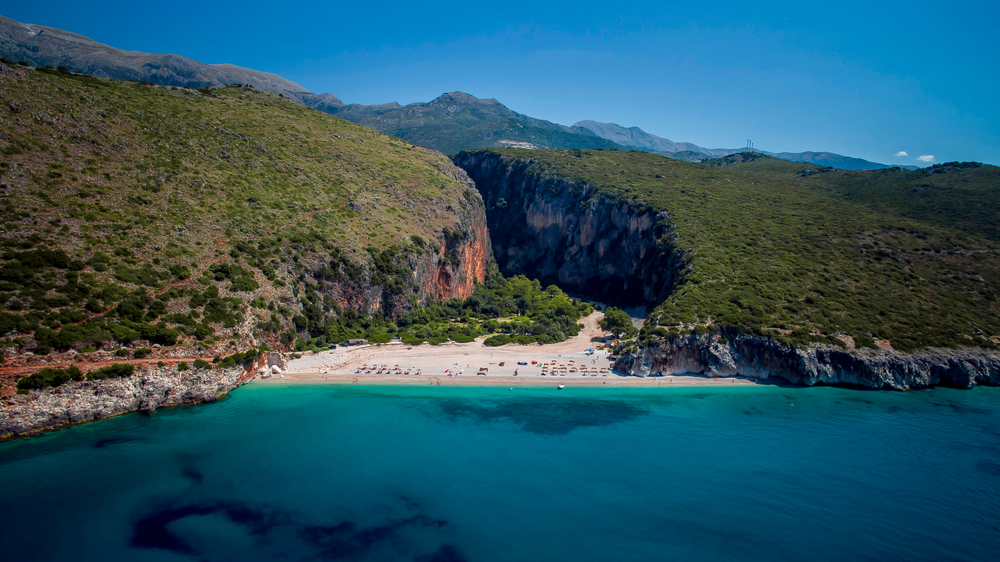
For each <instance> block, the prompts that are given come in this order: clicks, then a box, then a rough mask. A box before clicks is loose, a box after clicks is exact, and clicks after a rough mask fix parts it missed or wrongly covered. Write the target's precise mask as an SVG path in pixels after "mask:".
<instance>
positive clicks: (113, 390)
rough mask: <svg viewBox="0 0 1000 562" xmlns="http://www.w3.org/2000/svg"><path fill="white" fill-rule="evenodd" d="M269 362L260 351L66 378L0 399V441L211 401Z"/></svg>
mask: <svg viewBox="0 0 1000 562" xmlns="http://www.w3.org/2000/svg"><path fill="white" fill-rule="evenodd" d="M266 366H268V357H267V356H261V357H260V358H259V359H257V360H256V361H254V363H253V364H251V365H250V366H248V367H242V366H236V367H230V368H227V369H220V368H216V369H211V370H205V369H191V370H188V371H180V372H179V371H177V370H176V368H175V367H172V366H167V367H157V366H155V365H150V366H148V367H145V368H143V369H142V370H140V371H137V372H136V373H135V374H133V375H132V376H131V377H126V378H120V379H105V380H98V381H83V382H76V383H68V384H64V385H62V386H59V387H56V388H47V389H45V390H41V391H33V392H32V393H31V394H29V395H16V396H13V397H10V398H7V399H5V400H4V402H3V403H2V404H0V440H2V439H8V438H11V437H17V436H23V435H30V434H33V433H39V432H42V431H47V430H50V429H57V428H60V427H66V426H70V425H76V424H79V423H85V422H89V421H94V420H99V419H104V418H109V417H112V416H117V415H119V414H124V413H128V412H137V411H147V412H151V411H153V410H155V409H156V408H159V407H161V406H179V405H181V404H198V403H202V402H214V401H216V400H218V399H219V398H220V397H221V396H223V395H224V394H226V393H227V392H229V391H231V390H233V389H234V388H237V387H239V386H242V385H244V384H246V383H247V382H249V381H250V380H252V379H253V377H254V376H255V375H256V374H257V371H258V369H261V368H264V367H266Z"/></svg>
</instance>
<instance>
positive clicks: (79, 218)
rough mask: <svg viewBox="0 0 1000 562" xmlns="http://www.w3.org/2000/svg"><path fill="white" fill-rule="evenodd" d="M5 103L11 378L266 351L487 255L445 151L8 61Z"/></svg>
mask: <svg viewBox="0 0 1000 562" xmlns="http://www.w3.org/2000/svg"><path fill="white" fill-rule="evenodd" d="M0 104H2V105H0V108H2V113H0V124H2V126H0V207H2V225H3V228H2V233H0V245H2V248H3V249H2V256H0V257H2V264H0V305H2V306H3V307H4V308H5V309H6V310H5V311H2V312H0V332H2V333H0V336H2V337H3V339H2V340H0V348H2V349H3V353H4V355H5V356H6V357H7V362H6V365H5V366H3V367H0V372H7V373H11V372H13V371H11V369H13V368H15V367H18V368H19V367H21V366H24V365H26V364H36V365H37V364H44V363H67V362H71V361H80V360H81V359H84V361H86V360H85V358H86V357H88V356H90V355H94V356H95V358H96V357H97V356H100V357H101V358H102V360H107V359H108V357H107V356H113V357H118V358H122V359H125V360H129V359H131V358H132V357H133V355H134V351H135V350H137V349H145V348H151V349H152V350H153V357H156V356H163V357H173V358H178V357H187V358H193V357H207V358H211V357H213V356H215V355H222V356H225V355H227V354H230V353H233V352H236V351H242V350H245V349H248V348H249V347H251V346H254V345H258V344H260V343H262V342H266V343H267V344H268V345H270V346H271V347H272V348H274V347H278V346H280V345H287V344H288V343H289V342H290V341H291V340H293V339H294V338H295V337H297V336H307V335H308V334H307V332H306V331H305V328H304V327H303V326H304V324H305V323H306V317H308V324H309V326H310V329H311V330H312V332H313V335H315V332H316V331H317V330H318V331H323V329H322V328H323V326H324V325H325V324H329V323H336V321H337V319H338V318H339V317H340V316H341V315H342V314H345V313H347V312H349V311H350V312H356V313H359V314H361V315H362V316H365V315H369V314H377V315H384V316H386V317H389V318H395V317H398V316H400V315H402V314H404V313H406V312H408V311H410V310H412V309H413V307H414V306H416V305H419V304H421V303H426V302H427V301H428V300H430V299H449V298H464V297H467V296H468V295H470V294H471V293H472V289H473V285H474V283H475V282H476V281H477V280H478V281H481V280H482V279H483V278H484V275H485V272H486V268H487V264H488V263H489V261H490V245H489V242H488V232H487V228H486V217H485V214H484V209H483V203H482V199H481V198H480V196H479V194H478V192H476V191H475V189H474V188H473V187H472V184H471V182H470V181H469V179H468V177H467V176H466V174H465V173H464V172H463V171H461V170H460V169H458V168H456V167H455V166H454V165H453V164H452V163H451V162H450V161H449V160H448V159H447V158H446V157H444V156H443V155H441V154H439V153H435V152H432V151H428V150H426V149H423V148H418V147H414V146H412V145H410V144H408V143H406V142H404V141H401V140H399V139H395V138H392V137H388V136H386V135H383V134H381V133H378V132H375V131H372V130H371V129H367V128H365V127H361V126H358V125H354V124H352V123H349V122H347V121H343V120H341V119H337V118H335V117H332V116H329V115H325V114H323V113H320V112H317V111H313V110H310V109H307V108H305V107H303V106H302V105H299V104H296V103H292V102H290V101H288V100H287V99H283V98H280V97H278V96H276V95H273V94H267V93H263V92H259V91H257V90H255V89H251V88H224V89H219V90H194V89H188V88H173V87H164V86H155V85H150V84H142V83H135V82H119V81H114V80H106V79H98V78H93V77H86V76H78V75H70V74H68V73H62V72H57V71H48V70H44V69H40V70H26V69H24V68H22V67H19V66H17V65H10V64H0ZM300 320H301V321H300ZM296 332H297V333H296ZM331 337H333V336H331ZM330 343H333V341H332V340H331V341H330ZM74 352H79V353H74ZM4 369H6V371H3V370H4ZM13 380H14V379H13V375H11V374H8V375H4V384H3V388H4V392H5V393H9V392H11V391H12V387H11V384H12V383H13Z"/></svg>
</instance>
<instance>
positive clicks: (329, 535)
mask: <svg viewBox="0 0 1000 562" xmlns="http://www.w3.org/2000/svg"><path fill="white" fill-rule="evenodd" d="M445 525H447V522H446V521H443V520H441V519H431V518H429V517H427V516H424V515H417V516H414V517H410V518H407V519H400V520H396V521H390V522H389V523H386V524H384V525H376V526H373V527H367V528H363V529H359V528H358V525H357V523H356V522H354V521H344V522H342V523H339V524H337V525H332V526H322V525H318V526H306V527H304V528H303V529H302V531H301V533H300V536H301V537H302V538H303V539H304V540H305V541H306V542H308V543H310V544H312V545H313V546H315V547H316V548H317V549H319V556H320V557H321V558H323V559H325V560H343V559H345V558H353V557H357V556H359V555H363V554H364V553H366V552H368V551H370V550H372V549H374V548H376V547H377V546H379V545H382V544H396V543H397V542H398V541H397V539H398V537H399V535H400V533H401V532H402V531H404V530H406V529H407V528H418V529H419V528H437V527H444V526H445ZM438 551H440V549H438ZM434 555H436V553H435V554H432V555H431V556H434ZM428 560H430V558H428ZM459 560H461V558H459Z"/></svg>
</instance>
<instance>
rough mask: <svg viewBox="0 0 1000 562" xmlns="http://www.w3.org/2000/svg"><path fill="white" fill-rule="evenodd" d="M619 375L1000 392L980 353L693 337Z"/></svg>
mask: <svg viewBox="0 0 1000 562" xmlns="http://www.w3.org/2000/svg"><path fill="white" fill-rule="evenodd" d="M615 369H616V370H618V371H619V372H622V373H627V374H630V375H633V376H639V377H646V376H650V375H653V374H655V373H662V374H663V375H683V374H700V375H704V376H709V377H731V376H737V375H738V376H743V377H746V378H751V379H759V380H764V381H767V380H772V381H773V380H774V379H778V380H780V381H783V382H788V383H792V384H799V385H805V386H813V385H817V384H828V385H850V386H855V387H861V388H871V389H890V390H909V389H915V388H926V387H931V386H952V387H958V388H972V387H974V386H976V385H990V386H997V385H1000V354H998V353H995V352H989V351H984V350H980V349H971V348H960V349H928V350H924V351H918V352H915V353H899V352H896V351H892V350H882V349H880V350H871V349H841V348H835V347H814V348H805V349H796V348H791V347H787V346H784V345H781V344H780V343H778V342H775V341H773V340H769V339H767V338H760V337H742V336H735V337H729V338H728V339H727V338H721V337H720V336H719V335H718V334H706V335H700V336H699V335H688V336H679V337H672V338H669V339H668V340H666V341H664V342H661V343H658V344H654V345H651V346H648V347H645V348H640V349H639V350H637V351H634V352H631V353H623V354H621V356H620V357H619V358H618V360H617V361H616V363H615Z"/></svg>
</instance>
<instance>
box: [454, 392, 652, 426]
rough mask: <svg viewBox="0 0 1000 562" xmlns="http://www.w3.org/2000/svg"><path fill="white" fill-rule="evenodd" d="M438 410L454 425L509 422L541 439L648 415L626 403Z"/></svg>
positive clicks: (457, 403)
mask: <svg viewBox="0 0 1000 562" xmlns="http://www.w3.org/2000/svg"><path fill="white" fill-rule="evenodd" d="M439 406H440V408H441V411H442V413H443V414H444V416H445V417H446V418H448V419H450V420H452V421H455V420H459V419H471V420H473V421H476V422H478V423H481V424H489V423H494V422H500V421H506V422H510V423H513V424H515V425H517V426H520V427H521V429H523V430H525V431H530V432H531V433H537V434H539V435H566V434H567V433H569V432H571V431H573V430H574V429H580V428H584V427H600V426H605V425H611V424H615V423H619V422H625V421H629V420H633V419H636V418H638V417H640V416H643V415H645V414H647V413H648V410H646V409H645V408H641V407H639V406H636V405H634V404H632V403H629V402H626V401H623V400H583V399H553V398H519V399H509V400H479V401H473V400H442V401H441V402H440V403H439Z"/></svg>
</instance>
